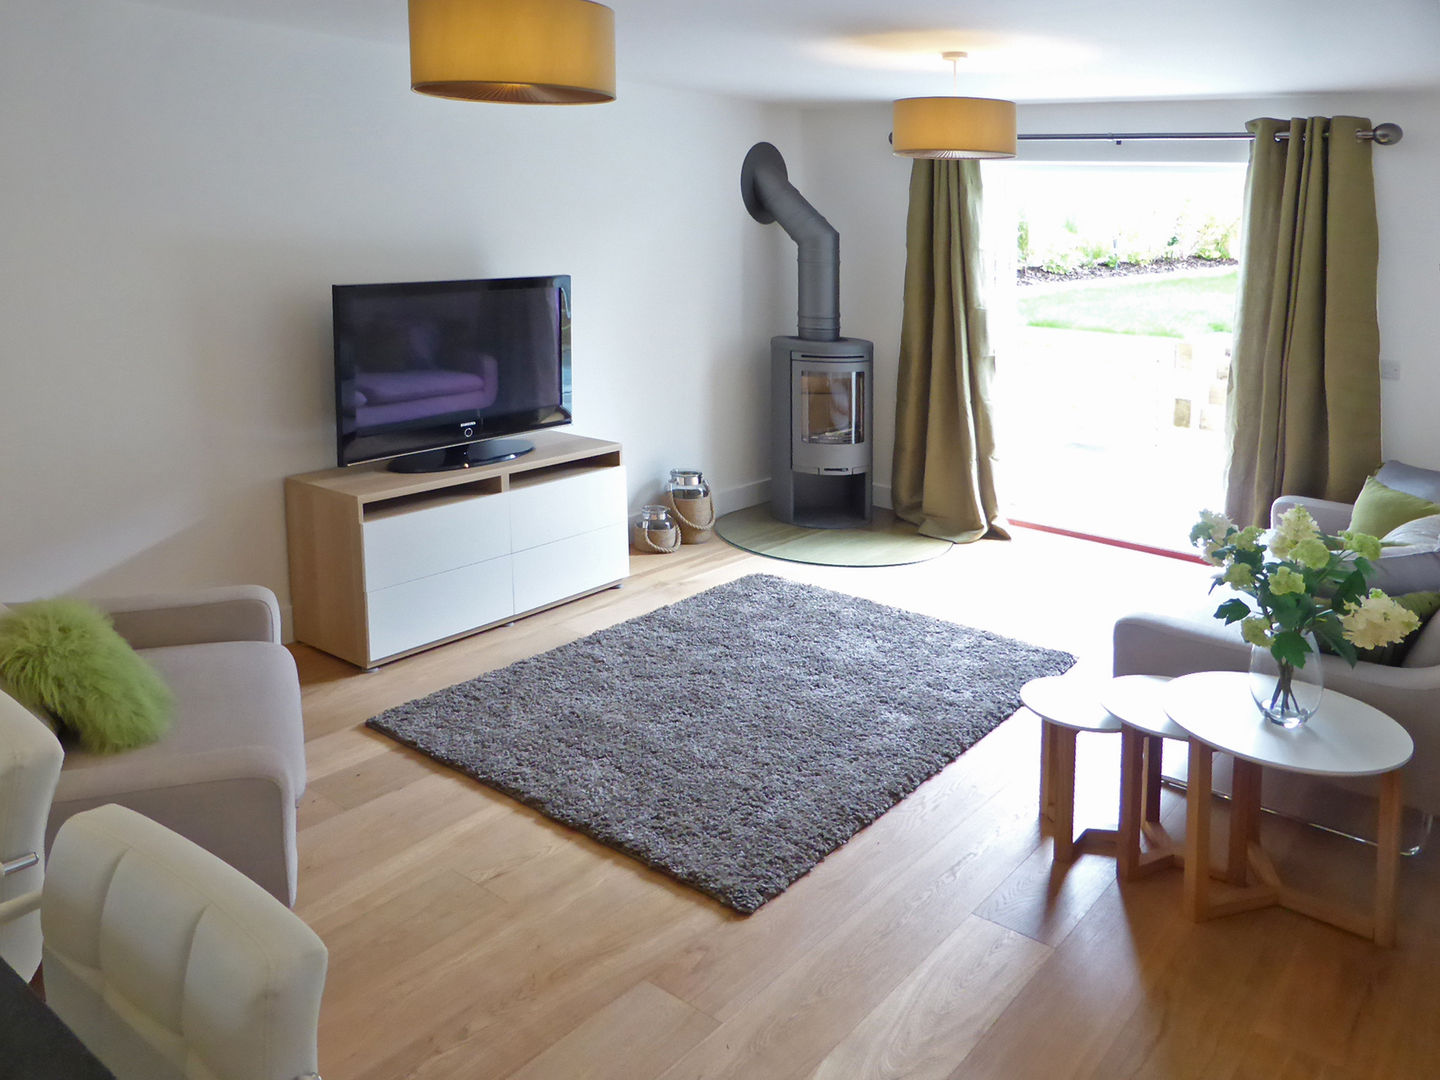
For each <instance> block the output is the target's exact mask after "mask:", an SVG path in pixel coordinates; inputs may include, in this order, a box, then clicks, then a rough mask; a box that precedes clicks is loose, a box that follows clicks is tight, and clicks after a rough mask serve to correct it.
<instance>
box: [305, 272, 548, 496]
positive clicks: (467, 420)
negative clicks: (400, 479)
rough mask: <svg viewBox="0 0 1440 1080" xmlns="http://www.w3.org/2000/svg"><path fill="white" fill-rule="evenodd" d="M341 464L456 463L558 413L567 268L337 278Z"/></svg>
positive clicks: (505, 447)
mask: <svg viewBox="0 0 1440 1080" xmlns="http://www.w3.org/2000/svg"><path fill="white" fill-rule="evenodd" d="M331 293H332V301H333V307H334V316H335V430H336V459H337V462H338V463H339V464H340V465H356V464H359V463H361V462H366V461H379V460H382V459H385V458H391V459H393V460H392V461H391V462H390V468H392V469H395V470H396V471H399V472H431V471H438V470H442V469H463V468H468V467H469V466H471V465H481V464H486V463H489V462H494V461H504V460H506V459H508V458H513V457H519V456H520V455H521V454H523V453H526V452H527V451H529V450H532V449H534V444H533V443H530V442H528V441H527V440H522V439H506V438H502V436H508V435H515V434H518V433H520V432H525V431H533V430H535V429H537V428H544V427H553V426H555V425H557V424H568V423H569V422H570V419H571V411H570V277H569V275H568V274H559V275H556V276H553V277H526V278H492V279H490V280H483V281H419V282H398V283H394V284H389V285H336V286H333V288H332V290H331Z"/></svg>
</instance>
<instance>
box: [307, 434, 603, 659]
mask: <svg viewBox="0 0 1440 1080" xmlns="http://www.w3.org/2000/svg"><path fill="white" fill-rule="evenodd" d="M527 438H528V440H530V441H533V443H534V450H533V451H532V452H530V453H527V454H525V455H524V456H523V457H521V458H520V459H519V460H508V461H503V462H498V463H493V462H492V463H491V464H487V465H478V464H477V465H472V466H471V467H469V468H458V469H454V470H452V471H448V472H430V473H418V474H411V475H403V474H397V473H394V472H390V471H388V470H386V468H385V467H384V466H383V465H381V464H378V463H375V464H371V465H359V466H351V467H350V468H346V469H327V470H324V471H322V472H314V473H307V474H305V475H303V476H292V477H290V478H289V479H287V480H286V481H285V516H286V524H287V529H288V533H289V541H290V544H289V546H290V594H291V599H292V602H293V603H294V610H295V637H296V639H297V640H299V641H303V642H304V643H305V644H307V645H313V646H315V647H316V648H318V649H323V650H324V651H325V652H328V653H331V654H333V655H335V656H339V657H341V658H342V659H345V660H348V661H350V662H351V663H352V664H355V665H356V666H357V667H362V668H373V667H375V666H377V665H379V664H384V663H388V662H389V661H391V660H396V659H399V658H400V657H402V656H408V655H409V654H410V653H413V652H418V651H419V650H421V649H427V648H430V647H431V646H433V645H438V644H440V643H441V642H445V641H453V640H454V639H456V638H460V637H464V636H466V635H467V634H473V633H475V632H476V631H479V630H485V629H489V628H490V627H492V626H501V625H504V624H505V623H509V622H513V621H514V620H515V619H516V618H518V617H519V616H521V615H528V614H530V613H531V612H534V611H540V610H542V609H544V608H547V607H553V606H554V605H555V604H558V603H563V602H564V601H566V600H571V599H574V598H575V597H578V596H584V595H586V594H587V593H592V592H598V591H599V590H600V589H605V588H609V587H610V586H611V585H614V584H615V583H617V582H619V581H621V580H623V579H624V578H625V576H626V575H627V574H628V573H629V570H630V555H629V527H628V525H627V524H626V484H625V468H624V466H623V465H621V463H620V445H619V444H618V443H613V442H607V441H605V440H603V439H588V438H585V437H583V436H579V435H570V434H566V433H563V432H557V431H536V432H532V433H530V434H529V435H528V436H527ZM466 445H467V446H473V445H476V444H474V443H471V444H466Z"/></svg>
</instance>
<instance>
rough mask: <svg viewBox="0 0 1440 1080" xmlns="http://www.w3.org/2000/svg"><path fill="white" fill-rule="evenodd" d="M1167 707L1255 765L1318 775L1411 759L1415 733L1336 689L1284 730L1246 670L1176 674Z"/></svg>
mask: <svg viewBox="0 0 1440 1080" xmlns="http://www.w3.org/2000/svg"><path fill="white" fill-rule="evenodd" d="M1161 699H1162V702H1163V704H1164V707H1165V712H1166V713H1167V714H1169V716H1170V719H1172V720H1174V721H1175V722H1176V723H1177V724H1179V725H1180V726H1181V727H1182V728H1184V729H1185V730H1186V731H1188V732H1189V733H1190V734H1191V735H1193V736H1194V737H1195V738H1197V739H1199V740H1200V741H1201V742H1203V743H1205V744H1206V745H1207V746H1212V747H1214V748H1215V749H1216V750H1220V751H1222V752H1224V753H1227V754H1233V755H1235V756H1236V757H1238V758H1244V759H1245V760H1246V761H1253V762H1255V764H1257V765H1270V766H1273V767H1275V768H1278V769H1284V770H1286V771H1287V772H1296V773H1308V774H1310V775H1312V776H1377V775H1379V774H1381V773H1387V772H1391V771H1393V770H1395V769H1398V768H1399V767H1400V766H1401V765H1404V764H1405V763H1406V762H1407V761H1409V760H1410V755H1411V754H1413V753H1414V752H1415V743H1414V742H1413V741H1412V740H1411V738H1410V733H1409V732H1407V731H1406V730H1405V729H1404V728H1402V727H1401V726H1400V725H1399V724H1397V723H1396V722H1395V721H1394V720H1392V719H1390V717H1388V716H1386V715H1385V714H1384V713H1383V712H1381V711H1380V710H1379V709H1377V708H1374V707H1373V706H1371V705H1366V704H1365V703H1364V702H1363V701H1356V700H1355V699H1354V698H1352V697H1348V696H1346V695H1345V694H1342V693H1340V692H1339V691H1336V690H1326V691H1325V694H1324V696H1323V697H1321V699H1320V708H1319V710H1318V711H1317V712H1316V713H1315V715H1314V716H1312V717H1311V718H1310V719H1309V720H1308V721H1307V722H1306V723H1305V724H1304V725H1303V726H1301V727H1298V728H1290V729H1287V728H1283V727H1281V726H1280V725H1279V724H1272V723H1270V721H1268V720H1266V719H1265V717H1264V716H1262V715H1261V713H1260V708H1259V706H1257V705H1256V704H1255V699H1254V698H1252V697H1251V696H1250V676H1249V674H1248V673H1247V672H1243V671H1202V672H1198V673H1197V674H1194V675H1182V676H1180V677H1179V678H1178V679H1173V680H1171V682H1170V683H1169V685H1167V686H1166V687H1165V689H1164V691H1163V693H1162V695H1161Z"/></svg>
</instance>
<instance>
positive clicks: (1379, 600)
mask: <svg viewBox="0 0 1440 1080" xmlns="http://www.w3.org/2000/svg"><path fill="white" fill-rule="evenodd" d="M1340 625H1341V626H1342V627H1344V633H1345V637H1346V640H1348V641H1350V642H1352V643H1353V644H1354V645H1355V647H1356V648H1358V649H1378V648H1380V647H1381V646H1383V645H1393V644H1395V643H1396V642H1397V641H1402V640H1403V639H1404V638H1405V637H1406V636H1407V635H1409V634H1411V633H1413V632H1414V631H1415V630H1416V629H1418V628H1419V626H1420V617H1419V616H1418V615H1416V614H1415V613H1414V612H1413V611H1411V610H1409V609H1408V608H1404V607H1401V606H1400V605H1399V604H1397V603H1396V602H1395V601H1394V600H1392V599H1390V597H1388V596H1386V595H1385V594H1384V593H1383V592H1381V591H1380V590H1379V589H1371V590H1370V595H1369V596H1367V597H1366V598H1365V599H1364V600H1361V601H1360V603H1358V604H1356V605H1355V606H1353V607H1351V608H1350V609H1349V610H1348V611H1346V612H1345V614H1343V615H1341V616H1340Z"/></svg>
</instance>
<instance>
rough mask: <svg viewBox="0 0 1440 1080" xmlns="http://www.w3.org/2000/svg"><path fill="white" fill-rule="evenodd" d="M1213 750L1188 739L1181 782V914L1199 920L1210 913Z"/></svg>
mask: <svg viewBox="0 0 1440 1080" xmlns="http://www.w3.org/2000/svg"><path fill="white" fill-rule="evenodd" d="M1214 754H1215V751H1213V750H1211V749H1210V747H1208V746H1206V745H1205V744H1204V743H1202V742H1201V741H1200V740H1199V739H1191V740H1190V769H1189V773H1188V775H1187V777H1186V781H1185V809H1186V821H1185V905H1184V906H1185V915H1186V917H1187V918H1189V919H1190V921H1191V922H1202V921H1204V920H1205V919H1207V918H1208V917H1209V915H1210V783H1211V775H1212V770H1213V767H1214Z"/></svg>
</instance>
